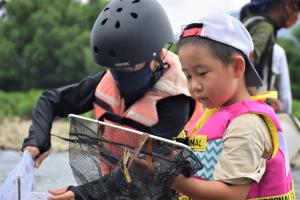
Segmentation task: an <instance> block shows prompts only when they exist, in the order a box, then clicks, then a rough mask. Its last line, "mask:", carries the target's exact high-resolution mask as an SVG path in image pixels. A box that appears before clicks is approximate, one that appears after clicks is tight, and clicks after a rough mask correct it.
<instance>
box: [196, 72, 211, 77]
mask: <svg viewBox="0 0 300 200" xmlns="http://www.w3.org/2000/svg"><path fill="white" fill-rule="evenodd" d="M207 73H208V72H198V73H197V74H198V76H205V75H206V74H207Z"/></svg>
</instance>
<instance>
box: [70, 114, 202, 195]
mask: <svg viewBox="0 0 300 200" xmlns="http://www.w3.org/2000/svg"><path fill="white" fill-rule="evenodd" d="M69 117H70V119H71V124H70V137H69V140H68V141H69V145H70V148H69V157H70V158H69V159H70V165H71V168H72V170H73V174H74V177H75V179H76V181H77V183H78V185H80V186H78V187H77V188H76V189H73V191H77V192H75V193H81V195H83V196H86V197H87V198H86V199H176V193H175V191H173V190H171V189H169V188H168V185H169V184H170V183H171V181H172V179H173V178H174V177H175V176H176V175H178V174H183V175H185V176H190V175H192V174H193V173H195V172H197V171H198V170H200V169H201V168H202V165H201V163H200V161H199V160H198V159H197V157H196V156H195V155H194V154H193V152H192V151H191V150H190V149H189V148H188V147H187V146H185V145H183V144H181V143H176V142H173V141H170V140H166V139H162V138H159V137H155V136H152V135H148V134H145V133H142V132H138V131H134V130H131V129H126V128H122V127H119V126H115V125H111V124H107V123H103V122H99V121H96V120H91V119H87V118H83V117H78V116H76V115H71V116H69ZM78 191H79V192H78Z"/></svg>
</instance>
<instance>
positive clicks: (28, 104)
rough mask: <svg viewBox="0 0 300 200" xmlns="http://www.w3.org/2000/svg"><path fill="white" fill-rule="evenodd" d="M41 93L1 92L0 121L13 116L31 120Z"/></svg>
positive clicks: (37, 91)
mask: <svg viewBox="0 0 300 200" xmlns="http://www.w3.org/2000/svg"><path fill="white" fill-rule="evenodd" d="M41 93H42V91H41V90H30V91H28V92H4V91H0V105H1V109H0V119H2V118H4V117H6V118H7V117H8V118H9V117H13V116H18V117H21V118H30V117H31V113H32V110H33V108H34V106H35V104H36V102H37V100H38V98H39V96H40V95H41Z"/></svg>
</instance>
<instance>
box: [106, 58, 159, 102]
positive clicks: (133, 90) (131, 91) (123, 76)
mask: <svg viewBox="0 0 300 200" xmlns="http://www.w3.org/2000/svg"><path fill="white" fill-rule="evenodd" d="M110 72H111V74H112V76H113V78H114V80H115V82H116V84H117V87H118V88H119V90H120V93H121V95H122V97H123V98H124V99H125V102H126V107H127V105H128V104H132V103H134V102H135V101H136V100H138V99H139V98H140V97H142V96H143V95H144V94H145V93H146V92H147V91H148V90H149V89H150V88H151V87H152V86H153V85H154V80H153V72H152V70H151V68H150V65H149V63H146V65H145V66H144V67H143V68H142V69H141V70H138V71H125V70H117V69H110Z"/></svg>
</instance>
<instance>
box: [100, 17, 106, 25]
mask: <svg viewBox="0 0 300 200" xmlns="http://www.w3.org/2000/svg"><path fill="white" fill-rule="evenodd" d="M106 21H107V18H105V19H104V20H102V22H101V25H102V26H103V25H104V24H105V23H106Z"/></svg>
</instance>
